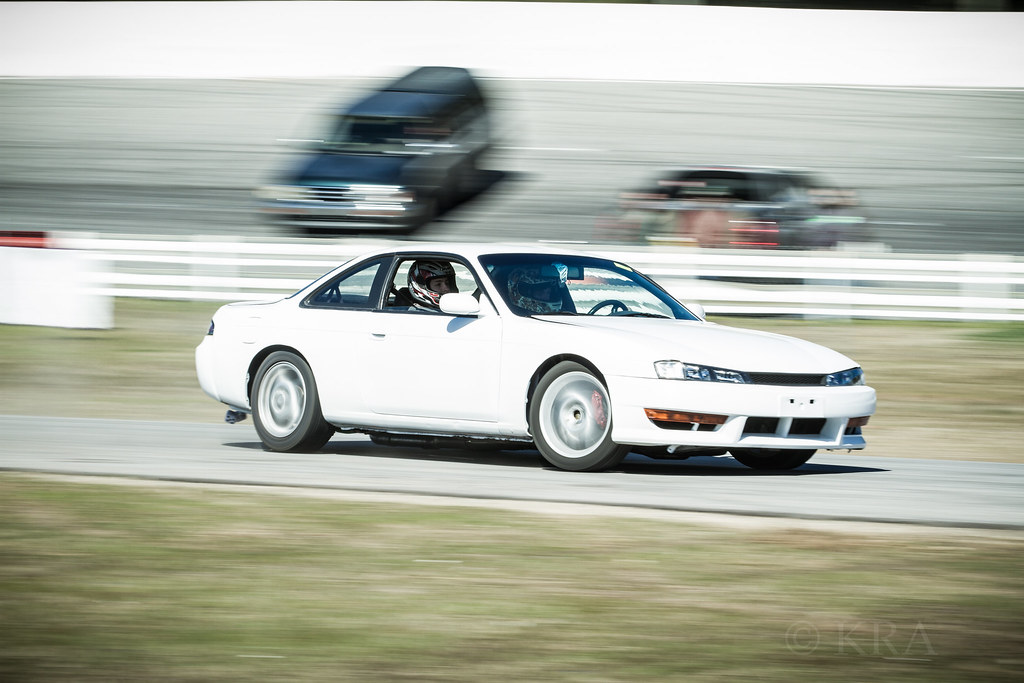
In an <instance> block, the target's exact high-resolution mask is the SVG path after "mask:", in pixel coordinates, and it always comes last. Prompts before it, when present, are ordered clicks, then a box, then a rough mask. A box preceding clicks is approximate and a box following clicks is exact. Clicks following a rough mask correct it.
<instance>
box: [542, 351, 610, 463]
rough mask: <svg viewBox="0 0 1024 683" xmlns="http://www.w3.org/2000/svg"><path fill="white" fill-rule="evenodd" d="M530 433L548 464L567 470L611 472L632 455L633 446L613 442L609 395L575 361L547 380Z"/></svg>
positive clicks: (552, 371)
mask: <svg viewBox="0 0 1024 683" xmlns="http://www.w3.org/2000/svg"><path fill="white" fill-rule="evenodd" d="M530 431H531V432H532V433H533V440H534V443H535V444H536V445H537V450H539V451H540V454H541V455H542V456H543V457H544V459H545V460H547V461H548V462H549V463H551V464H552V465H554V466H555V467H558V468H561V469H563V470H572V471H575V472H596V471H599V470H605V469H608V468H610V467H614V466H615V465H618V464H619V463H620V462H622V459H623V458H625V457H626V454H627V453H629V446H620V445H619V444H617V443H615V442H613V441H612V436H611V435H612V406H611V402H610V401H609V400H608V390H607V389H605V387H604V384H602V383H601V381H600V380H599V379H598V378H597V377H595V376H594V374H593V373H592V372H590V370H588V369H587V368H585V367H584V366H582V365H580V364H579V363H573V362H571V361H564V362H562V363H559V364H558V365H556V366H555V367H553V368H551V369H550V370H549V371H548V372H547V373H545V374H544V376H543V377H542V378H541V380H540V383H539V384H538V385H537V390H536V391H535V392H534V394H533V400H532V401H531V402H530Z"/></svg>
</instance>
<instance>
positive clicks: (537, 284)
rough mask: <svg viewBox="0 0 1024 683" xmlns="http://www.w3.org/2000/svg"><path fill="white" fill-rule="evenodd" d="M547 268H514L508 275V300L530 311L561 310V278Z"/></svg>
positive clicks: (553, 311)
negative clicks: (548, 271) (547, 271)
mask: <svg viewBox="0 0 1024 683" xmlns="http://www.w3.org/2000/svg"><path fill="white" fill-rule="evenodd" d="M546 270H552V269H549V268H538V267H528V268H516V269H515V270H513V271H512V272H511V273H510V274H509V277H508V295H509V301H511V302H512V304H513V305H515V306H518V307H519V308H523V309H526V310H527V311H530V312H532V313H555V312H557V311H561V310H562V286H561V279H560V278H559V277H558V274H557V273H555V272H552V273H550V274H549V273H546V272H545V271H546Z"/></svg>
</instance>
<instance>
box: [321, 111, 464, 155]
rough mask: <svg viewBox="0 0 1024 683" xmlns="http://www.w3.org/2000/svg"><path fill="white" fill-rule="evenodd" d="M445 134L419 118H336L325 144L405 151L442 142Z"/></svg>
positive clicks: (347, 148)
mask: <svg viewBox="0 0 1024 683" xmlns="http://www.w3.org/2000/svg"><path fill="white" fill-rule="evenodd" d="M447 134H448V132H447V131H446V130H443V129H442V128H440V127H438V126H436V125H432V123H431V122H430V121H429V120H426V119H420V118H403V117H386V116H339V117H337V118H336V119H335V121H334V125H333V129H332V132H331V135H330V137H329V138H328V139H327V140H325V141H324V145H325V146H326V147H327V148H329V149H332V150H337V151H357V152H358V151H362V152H388V151H395V152H407V151H410V149H409V148H416V147H429V146H431V145H434V144H437V143H439V142H440V141H442V140H444V138H445V137H446V136H447Z"/></svg>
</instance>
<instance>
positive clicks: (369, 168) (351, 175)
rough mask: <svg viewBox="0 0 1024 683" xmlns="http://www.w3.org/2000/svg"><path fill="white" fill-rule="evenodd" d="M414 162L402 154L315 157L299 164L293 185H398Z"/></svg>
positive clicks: (331, 154) (329, 154) (318, 155)
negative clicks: (404, 172) (405, 169)
mask: <svg viewBox="0 0 1024 683" xmlns="http://www.w3.org/2000/svg"><path fill="white" fill-rule="evenodd" d="M412 159H413V157H408V156H403V155H401V154H336V153H323V154H315V155H312V156H309V157H305V158H304V159H303V160H302V161H301V162H300V163H299V165H298V166H297V167H296V169H295V170H294V171H293V173H292V178H291V181H292V182H295V183H298V184H300V185H338V184H347V183H359V184H381V185H398V184H400V183H401V180H402V172H403V169H404V168H405V166H406V165H407V164H408V163H409V162H410V161H411V160H412Z"/></svg>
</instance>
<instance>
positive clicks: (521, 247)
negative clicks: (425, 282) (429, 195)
mask: <svg viewBox="0 0 1024 683" xmlns="http://www.w3.org/2000/svg"><path fill="white" fill-rule="evenodd" d="M385 254H398V255H403V254H453V255H455V256H461V257H463V258H466V259H470V260H476V259H479V258H480V257H483V256H491V255H497V254H556V255H562V256H596V255H595V254H588V253H587V252H583V251H578V250H575V249H566V248H564V247H560V246H558V245H537V244H515V243H488V242H413V243H409V244H402V245H398V246H395V245H391V246H387V247H380V248H378V249H375V250H373V251H367V252H366V253H363V254H360V255H359V256H357V257H356V258H357V259H364V258H372V257H374V256H381V255H385Z"/></svg>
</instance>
